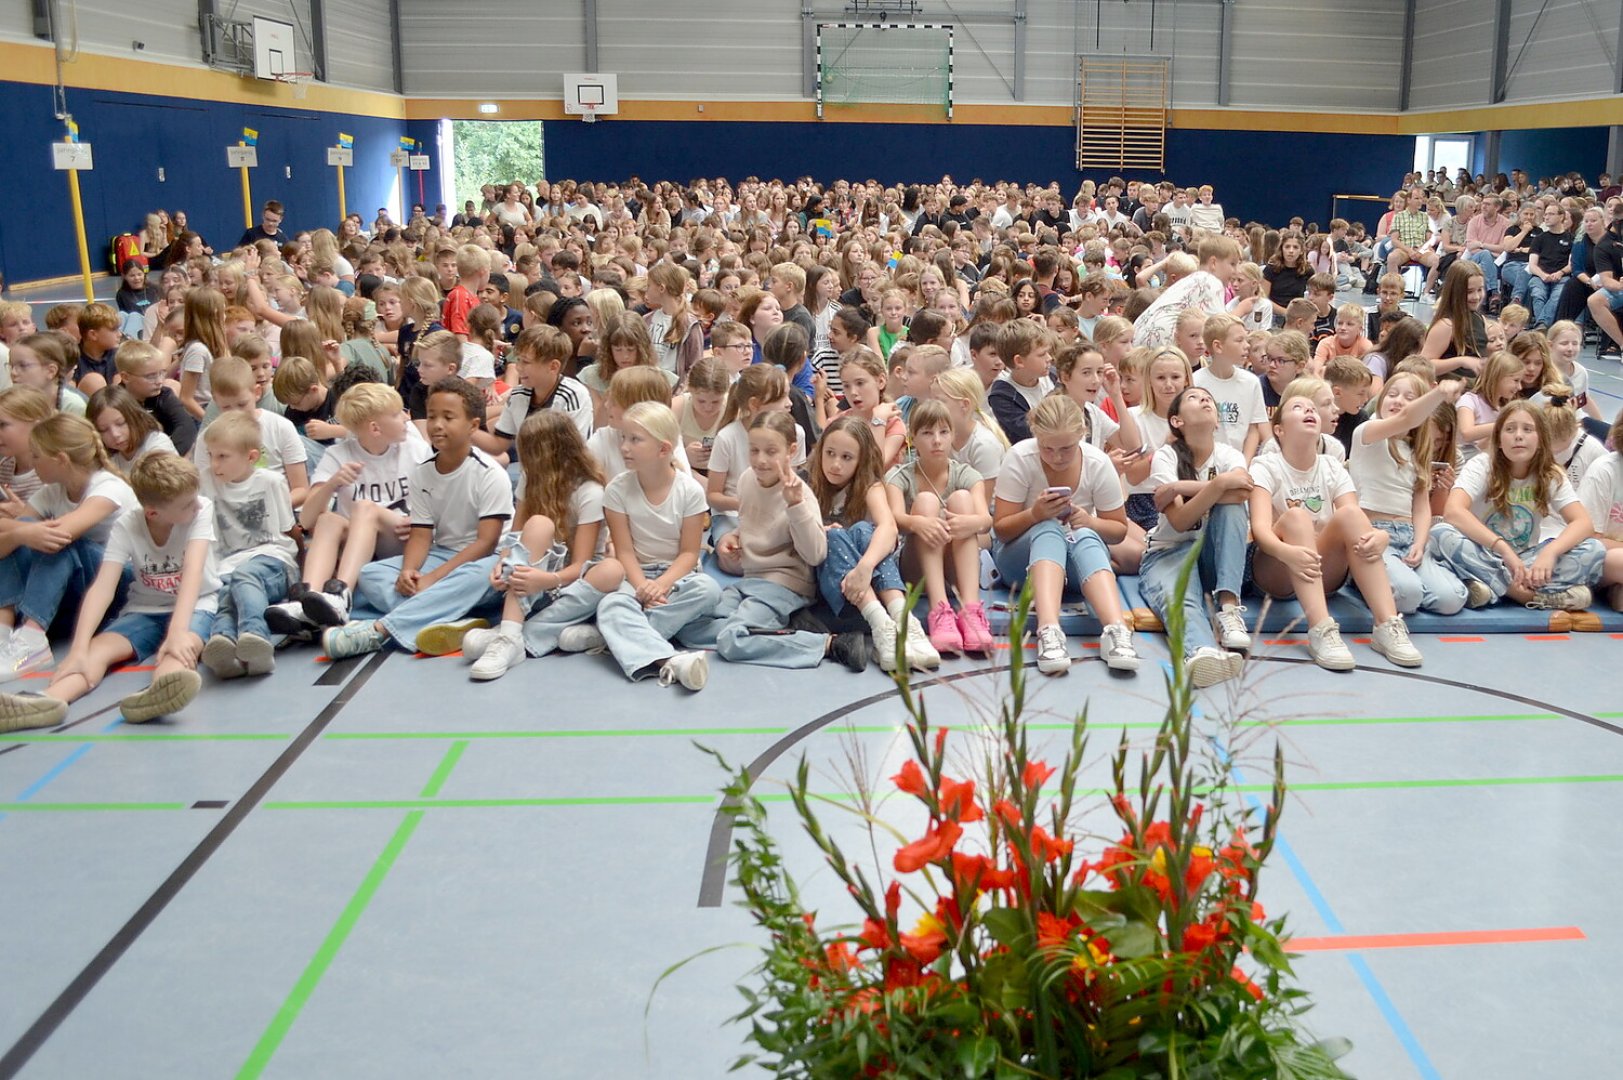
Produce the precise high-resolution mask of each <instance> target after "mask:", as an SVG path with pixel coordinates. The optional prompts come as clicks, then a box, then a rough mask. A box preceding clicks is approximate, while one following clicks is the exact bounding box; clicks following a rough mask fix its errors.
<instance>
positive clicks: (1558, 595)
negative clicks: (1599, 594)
mask: <svg viewBox="0 0 1623 1080" xmlns="http://www.w3.org/2000/svg"><path fill="white" fill-rule="evenodd" d="M1594 602H1595V594H1594V593H1592V592H1590V591H1589V586H1587V585H1570V586H1568V587H1567V588H1565V589H1557V590H1555V591H1554V592H1536V593H1534V594H1533V598H1532V599H1531V600H1529V601H1528V602H1527V606H1528V607H1530V608H1532V609H1533V610H1534V611H1588V610H1589V605H1590V604H1592V603H1594Z"/></svg>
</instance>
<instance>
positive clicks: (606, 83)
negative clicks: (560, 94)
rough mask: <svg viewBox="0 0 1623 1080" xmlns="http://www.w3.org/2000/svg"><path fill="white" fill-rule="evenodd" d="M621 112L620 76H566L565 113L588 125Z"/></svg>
mask: <svg viewBox="0 0 1623 1080" xmlns="http://www.w3.org/2000/svg"><path fill="white" fill-rule="evenodd" d="M619 111H620V77H619V76H618V75H599V74H573V75H565V76H564V112H565V113H566V114H567V115H570V116H578V117H580V118H581V119H582V120H585V121H586V122H587V123H588V124H590V123H592V122H593V121H594V120H596V119H597V118H598V117H599V116H613V115H614V114H615V113H617V112H619Z"/></svg>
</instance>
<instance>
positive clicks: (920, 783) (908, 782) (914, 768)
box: [891, 761, 930, 799]
mask: <svg viewBox="0 0 1623 1080" xmlns="http://www.w3.org/2000/svg"><path fill="white" fill-rule="evenodd" d="M891 779H892V780H893V781H895V783H896V786H897V787H898V788H899V789H901V790H902V791H905V792H907V793H908V794H909V795H917V796H918V797H919V798H921V799H922V798H923V797H924V796H925V794H926V793H927V792H928V791H929V790H930V787H929V785H928V784H926V783H925V782H924V770H923V769H921V768H919V763H918V762H916V761H908V762H907V763H906V764H904V765H903V766H902V771H901V772H899V773H897V774H896V775H895V776H893V777H891Z"/></svg>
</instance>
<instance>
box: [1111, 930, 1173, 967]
mask: <svg viewBox="0 0 1623 1080" xmlns="http://www.w3.org/2000/svg"><path fill="white" fill-rule="evenodd" d="M1109 937H1110V951H1111V952H1112V953H1113V954H1115V955H1116V956H1118V957H1121V958H1122V959H1124V960H1133V959H1136V958H1138V957H1140V956H1149V955H1151V954H1152V953H1155V952H1157V951H1159V950H1160V948H1161V935H1160V933H1158V932H1157V931H1156V930H1155V928H1154V927H1150V926H1146V925H1145V924H1143V923H1139V922H1130V923H1126V924H1125V925H1122V926H1119V927H1117V928H1116V929H1114V930H1112V931H1110V935H1109Z"/></svg>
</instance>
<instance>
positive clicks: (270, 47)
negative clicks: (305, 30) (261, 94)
mask: <svg viewBox="0 0 1623 1080" xmlns="http://www.w3.org/2000/svg"><path fill="white" fill-rule="evenodd" d="M298 70H300V68H299V65H298V63H297V62H296V61H295V59H294V55H293V24H292V23H285V22H277V21H276V20H275V19H266V18H261V17H260V16H258V15H256V16H254V77H255V78H257V79H276V78H281V77H282V76H285V75H291V74H292V73H293V72H295V71H298Z"/></svg>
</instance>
